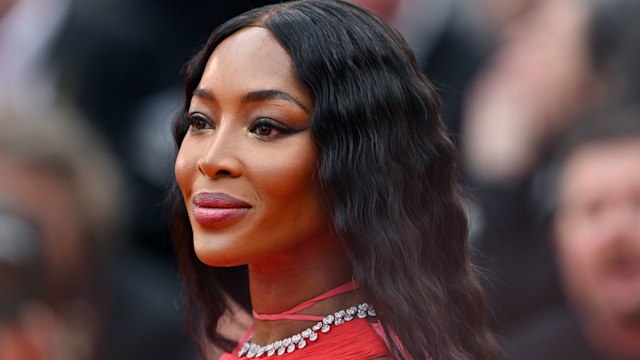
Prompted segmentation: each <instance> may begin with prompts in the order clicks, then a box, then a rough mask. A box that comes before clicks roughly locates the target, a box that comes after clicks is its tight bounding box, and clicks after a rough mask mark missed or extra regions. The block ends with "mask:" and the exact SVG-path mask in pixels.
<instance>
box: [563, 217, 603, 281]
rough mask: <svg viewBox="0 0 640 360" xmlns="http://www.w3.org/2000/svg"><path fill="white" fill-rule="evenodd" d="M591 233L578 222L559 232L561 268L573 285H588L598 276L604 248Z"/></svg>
mask: <svg viewBox="0 0 640 360" xmlns="http://www.w3.org/2000/svg"><path fill="white" fill-rule="evenodd" d="M591 233H592V232H589V231H586V230H585V229H583V227H581V226H577V225H576V224H572V225H566V226H565V227H564V229H561V230H560V231H559V232H558V241H557V243H556V250H557V253H558V259H559V262H560V268H561V269H562V272H563V276H564V278H565V279H566V280H567V281H569V282H570V283H571V284H572V285H570V286H572V287H576V286H578V287H582V286H586V285H587V284H589V283H591V282H593V281H594V280H595V279H596V277H597V273H598V268H599V266H600V263H601V260H600V257H601V254H602V253H603V251H602V250H603V249H602V248H601V246H600V245H599V242H598V241H595V240H596V239H593V238H592V234H591Z"/></svg>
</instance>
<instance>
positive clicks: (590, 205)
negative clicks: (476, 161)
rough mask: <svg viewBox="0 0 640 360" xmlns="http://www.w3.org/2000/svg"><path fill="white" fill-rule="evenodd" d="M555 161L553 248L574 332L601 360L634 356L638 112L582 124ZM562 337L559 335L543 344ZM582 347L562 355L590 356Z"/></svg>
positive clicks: (637, 354)
mask: <svg viewBox="0 0 640 360" xmlns="http://www.w3.org/2000/svg"><path fill="white" fill-rule="evenodd" d="M558 163H559V164H560V165H559V169H560V171H559V180H558V182H557V185H556V186H557V192H558V193H557V207H556V214H555V227H554V239H553V240H554V241H553V244H554V250H555V252H556V257H557V261H558V264H559V268H560V270H561V275H562V280H563V285H564V290H565V292H566V294H567V297H568V299H569V301H570V303H571V305H572V309H573V310H574V311H575V312H576V314H577V317H578V322H579V326H580V329H581V331H582V333H583V334H584V336H585V337H586V340H587V342H588V343H589V344H590V346H591V347H592V348H593V349H594V351H595V352H597V353H598V354H599V355H600V356H601V357H602V358H604V359H616V360H637V359H640V107H638V106H637V105H635V106H633V107H623V108H613V109H607V110H606V111H600V112H599V113H597V114H595V115H593V116H592V119H589V120H586V121H584V122H583V125H582V126H580V127H576V128H575V129H574V131H573V132H572V133H571V134H570V136H568V137H567V140H566V141H565V142H564V143H563V146H562V151H561V155H560V156H559V160H558ZM574 338H575V336H574ZM566 340H567V336H563V334H560V336H558V337H555V340H554V341H553V342H547V343H546V344H544V346H545V347H547V348H549V347H568V346H569V344H570V343H571V342H570V341H569V342H567V341H566ZM537 345H539V346H540V345H543V344H537ZM585 348H586V346H583V349H581V348H580V346H575V347H574V349H573V351H574V352H573V354H571V355H573V356H574V357H564V358H565V359H568V358H572V359H589V358H597V357H596V356H593V357H586V355H585V354H584V351H585ZM538 354H540V352H539V353H538ZM578 355H580V356H578ZM518 358H526V357H518ZM530 358H532V359H533V357H530ZM542 358H544V359H549V358H550V357H548V356H543V357H542ZM554 358H559V357H554Z"/></svg>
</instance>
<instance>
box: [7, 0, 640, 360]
mask: <svg viewBox="0 0 640 360" xmlns="http://www.w3.org/2000/svg"><path fill="white" fill-rule="evenodd" d="M272 2H276V1H272ZM278 2H279V1H278ZM353 2H355V3H358V4H359V5H362V6H364V7H366V8H368V9H370V10H372V11H373V12H375V13H377V14H378V15H380V16H381V17H383V18H384V19H386V20H387V21H388V22H389V23H390V24H392V25H393V26H394V27H396V28H397V29H398V31H400V32H401V33H402V34H403V35H404V37H405V38H406V39H407V41H408V42H409V44H410V46H411V47H412V48H413V49H414V52H415V53H416V57H417V59H418V62H419V64H420V66H421V67H422V69H423V71H424V73H425V74H426V75H427V76H428V78H429V79H430V80H432V81H433V82H434V83H435V85H436V86H437V87H438V89H439V91H440V94H441V96H442V102H443V103H442V118H443V121H444V122H445V124H446V126H447V127H448V129H449V130H450V132H451V134H452V136H453V138H454V140H455V142H456V144H457V145H458V147H459V149H460V152H461V164H462V166H461V169H462V175H463V181H464V185H465V187H466V191H465V193H466V198H465V205H466V207H467V210H468V214H469V217H470V224H471V233H470V235H471V236H470V241H471V249H472V252H473V257H474V258H475V260H476V261H477V262H478V264H479V265H480V268H481V269H482V270H483V279H482V282H483V286H484V288H485V291H486V293H487V296H488V299H489V303H490V305H491V309H492V311H491V314H490V319H491V326H492V328H493V329H494V331H495V332H496V333H497V334H498V336H499V339H500V341H501V343H502V344H503V347H504V349H505V354H506V357H507V358H508V359H625V360H626V359H640V165H639V164H640V151H638V150H639V148H638V147H637V143H638V142H640V134H639V133H637V132H635V130H634V129H635V127H634V126H636V125H635V124H637V123H638V122H640V113H639V111H640V110H638V108H639V107H638V106H637V105H638V101H639V98H640V70H639V69H640V67H639V66H638V64H640V22H638V21H637V19H639V18H640V1H638V0H353ZM267 3H269V1H259V0H234V1H231V0H228V1H222V0H217V1H212V0H210V1H205V0H183V1H177V0H155V1H151V0H128V1H125V0H0V359H3V360H23V359H33V360H37V359H53V360H58V359H71V360H73V359H115V360H120V359H122V360H126V359H146V358H154V359H157V360H163V359H172V360H173V359H196V358H197V355H196V351H195V347H194V346H193V345H192V342H191V340H190V339H189V338H188V336H187V334H186V332H185V330H184V329H183V326H182V312H183V310H184V307H183V305H184V303H185V300H184V297H183V294H182V293H181V289H180V284H179V281H178V276H177V271H176V268H175V263H174V259H173V254H172V249H171V244H170V239H169V236H168V233H167V219H166V217H165V214H164V211H163V207H162V203H163V200H164V196H165V191H166V189H167V188H168V186H169V184H170V183H171V182H172V181H173V157H174V151H175V150H174V147H173V143H172V139H171V135H170V131H169V128H170V124H171V121H172V120H173V117H174V116H175V114H176V113H177V110H178V107H179V106H180V102H181V100H182V99H181V94H182V88H181V69H182V67H183V65H184V64H185V63H186V61H187V60H188V59H189V58H190V56H192V55H193V54H195V52H196V51H197V50H198V48H199V46H201V45H202V44H203V43H204V41H205V40H206V39H207V37H208V35H209V34H210V32H211V31H212V30H213V29H214V28H215V27H216V26H217V25H219V24H221V23H222V22H223V21H224V20H226V19H229V18H231V17H233V16H234V15H237V14H240V13H242V12H244V11H246V10H248V9H250V8H253V7H257V6H260V5H264V4H267ZM589 134H591V135H589ZM593 134H609V135H608V136H605V137H598V136H595V135H593ZM576 139H582V140H576ZM634 141H635V142H634ZM620 144H623V145H628V146H623V145H620ZM634 144H635V145H634ZM596 145H597V146H596ZM634 146H635V147H634ZM585 149H586V150H585ZM587 150H589V151H587ZM625 150H626V151H625ZM607 155H609V157H607ZM618 159H627V160H626V161H622V160H620V161H614V160H618ZM590 166H591V167H590ZM597 166H600V167H597ZM607 166H609V167H607ZM576 169H577V170H576ZM589 169H591V170H592V171H591V172H589V171H588V170H589ZM593 169H595V170H593ZM604 174H609V175H610V176H608V177H607V176H604ZM621 179H623V180H625V181H626V182H621ZM566 229H572V230H573V232H572V231H567V230H566ZM576 244H577V245H576ZM588 250H589V251H588ZM610 284H614V285H610ZM596 315H597V316H596ZM211 358H212V359H213V358H216V354H215V351H214V350H212V351H211Z"/></svg>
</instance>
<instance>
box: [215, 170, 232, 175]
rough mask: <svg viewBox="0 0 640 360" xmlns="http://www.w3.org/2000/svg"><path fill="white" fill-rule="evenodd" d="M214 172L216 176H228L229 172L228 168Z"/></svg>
mask: <svg viewBox="0 0 640 360" xmlns="http://www.w3.org/2000/svg"><path fill="white" fill-rule="evenodd" d="M216 174H217V175H218V176H230V175H231V172H230V171H229V170H218V172H216Z"/></svg>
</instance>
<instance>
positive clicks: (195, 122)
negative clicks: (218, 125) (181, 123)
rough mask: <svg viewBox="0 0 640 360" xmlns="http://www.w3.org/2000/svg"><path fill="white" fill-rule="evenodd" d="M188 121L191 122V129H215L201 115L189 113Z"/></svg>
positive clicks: (195, 130) (194, 130)
mask: <svg viewBox="0 0 640 360" xmlns="http://www.w3.org/2000/svg"><path fill="white" fill-rule="evenodd" d="M186 122H187V123H188V124H189V130H190V131H193V132H197V131H200V130H204V129H206V128H210V129H215V127H214V126H213V125H212V124H211V123H210V122H209V120H207V119H206V118H205V117H204V116H201V115H187V117H186Z"/></svg>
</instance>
